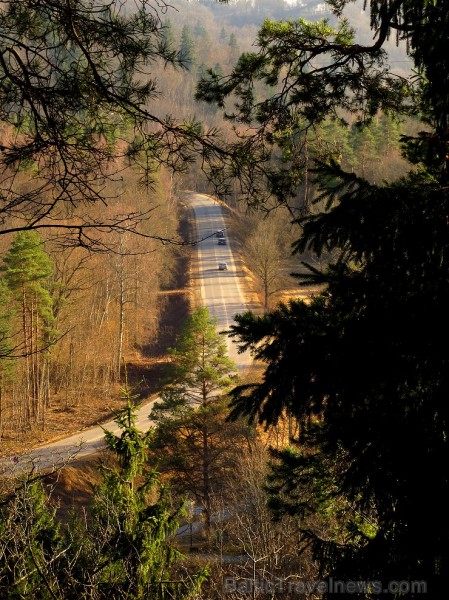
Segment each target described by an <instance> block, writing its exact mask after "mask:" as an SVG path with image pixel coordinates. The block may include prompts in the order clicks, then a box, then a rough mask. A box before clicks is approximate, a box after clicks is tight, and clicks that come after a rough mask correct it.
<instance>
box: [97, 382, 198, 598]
mask: <svg viewBox="0 0 449 600" xmlns="http://www.w3.org/2000/svg"><path fill="white" fill-rule="evenodd" d="M123 395H124V398H126V399H127V406H126V407H125V408H124V409H123V410H122V411H121V412H120V413H118V414H117V417H116V423H117V424H118V425H119V427H120V429H121V434H120V435H116V434H114V433H112V432H110V431H106V432H105V440H106V444H107V446H108V448H109V449H110V450H111V451H112V452H113V454H114V455H115V457H116V459H117V466H112V467H111V466H110V465H106V464H105V465H104V466H103V467H102V475H103V481H102V484H101V485H100V486H99V488H98V489H97V491H96V497H95V504H94V508H93V513H94V515H95V519H96V525H95V527H96V529H97V531H96V533H95V532H94V537H93V539H95V538H97V539H102V540H103V556H102V557H101V559H100V560H101V562H102V563H103V564H105V565H106V566H105V568H104V569H103V571H102V573H101V575H100V581H101V582H102V583H101V586H102V587H103V586H105V591H104V593H105V596H106V597H124V598H136V599H138V598H142V599H143V598H149V597H151V598H155V599H156V598H161V599H162V598H166V597H170V598H174V599H183V598H188V597H190V596H191V595H192V594H193V593H194V592H198V591H199V589H200V587H201V584H202V582H203V581H204V579H205V577H206V574H207V571H206V570H203V571H201V572H200V573H198V574H197V575H195V576H193V577H192V578H191V579H190V580H180V579H174V578H173V577H174V575H175V573H176V569H175V566H176V562H177V561H179V559H180V558H181V556H182V555H181V554H180V553H179V551H177V550H176V548H175V547H174V546H173V545H171V544H170V541H169V540H170V537H171V536H173V535H174V533H175V532H176V529H177V528H178V519H179V517H180V515H181V514H182V507H180V508H179V509H178V511H175V512H173V511H172V510H171V508H170V502H169V498H168V496H167V490H166V489H165V488H164V486H163V485H162V484H161V483H160V481H159V477H158V473H157V472H156V471H155V470H154V469H148V466H147V457H148V446H149V443H150V440H151V436H152V432H151V431H148V432H146V433H142V432H140V431H139V430H138V429H137V428H136V424H135V423H136V409H135V407H134V406H133V404H132V397H131V395H130V393H129V391H127V390H124V392H123Z"/></svg>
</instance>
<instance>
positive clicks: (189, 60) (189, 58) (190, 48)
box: [179, 25, 195, 71]
mask: <svg viewBox="0 0 449 600" xmlns="http://www.w3.org/2000/svg"><path fill="white" fill-rule="evenodd" d="M179 59H180V61H181V64H182V65H183V66H184V67H185V68H186V69H187V70H188V71H190V70H191V69H192V67H193V65H194V64H195V42H194V41H193V37H192V33H191V31H190V27H189V26H188V25H184V27H183V28H182V32H181V45H180V48H179Z"/></svg>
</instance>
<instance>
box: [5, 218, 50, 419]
mask: <svg viewBox="0 0 449 600" xmlns="http://www.w3.org/2000/svg"><path fill="white" fill-rule="evenodd" d="M4 263H5V265H4V267H3V271H4V278H5V282H6V284H7V286H8V289H9V291H10V294H11V297H12V299H13V302H14V305H15V307H16V314H17V318H18V320H20V326H21V335H20V342H19V344H18V345H19V348H20V352H21V354H22V355H23V356H24V361H25V373H24V378H25V393H24V406H23V409H24V421H25V426H28V427H29V426H30V425H34V424H38V423H39V424H40V425H41V426H42V427H43V426H44V425H45V409H46V407H47V404H48V400H49V383H48V374H49V350H50V347H51V344H52V342H53V340H54V339H55V331H54V329H53V322H54V316H53V311H52V298H51V296H50V293H49V291H48V289H47V287H46V282H48V280H49V278H50V276H51V274H52V263H51V260H50V258H49V256H48V254H47V253H46V252H45V250H44V248H43V243H42V240H41V238H40V236H39V234H38V233H37V232H36V231H32V230H30V231H22V232H19V233H18V234H17V236H16V237H15V239H14V241H13V242H12V244H11V247H10V249H9V250H8V252H7V254H6V256H5V258H4Z"/></svg>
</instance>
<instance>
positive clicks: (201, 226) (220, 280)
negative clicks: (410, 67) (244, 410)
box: [0, 192, 251, 474]
mask: <svg viewBox="0 0 449 600" xmlns="http://www.w3.org/2000/svg"><path fill="white" fill-rule="evenodd" d="M183 198H184V199H185V200H186V201H188V202H190V204H191V206H192V208H193V211H194V214H195V218H196V223H197V233H198V239H199V240H203V241H201V242H200V243H199V244H198V254H197V257H196V258H195V259H194V261H195V263H194V265H193V268H192V272H193V273H194V277H195V278H196V279H197V281H196V283H198V284H199V287H200V289H201V297H202V298H201V300H202V303H203V305H204V306H207V307H208V308H209V310H210V312H211V314H212V315H213V316H214V317H215V318H216V319H217V323H218V329H219V330H227V329H228V327H229V325H230V324H231V323H232V321H233V317H234V315H235V314H236V313H239V312H243V311H244V310H246V307H245V302H244V297H243V294H242V285H243V274H242V273H241V272H239V270H238V269H237V267H236V264H237V263H236V259H235V257H234V256H233V254H232V249H231V245H230V243H229V241H228V240H227V244H226V245H224V246H219V245H218V240H217V238H216V237H215V235H214V234H215V232H216V231H217V230H219V229H224V228H225V222H224V219H223V213H222V209H221V206H220V205H219V204H218V203H217V202H215V201H214V200H213V199H212V198H211V197H210V196H205V195H202V194H197V193H193V192H185V193H184V194H183ZM225 235H226V231H225ZM226 238H227V236H226ZM219 262H226V263H227V264H228V268H229V270H228V271H219V270H218V263H219ZM227 342H228V349H229V355H230V356H231V358H232V359H233V360H234V361H235V362H236V364H237V366H238V368H239V369H244V368H245V367H247V366H249V365H250V364H251V358H250V356H249V354H247V353H245V354H244V355H238V354H237V350H236V347H235V344H234V343H233V342H231V340H229V338H227ZM154 401H155V400H153V401H151V402H149V403H146V404H144V405H143V406H141V408H140V409H139V412H138V416H137V427H138V428H139V429H140V430H141V431H146V430H147V429H148V428H149V426H150V424H151V421H150V419H149V414H150V412H151V409H152V405H153V403H154ZM103 427H104V428H105V429H107V430H109V431H113V432H115V433H118V432H119V427H118V426H117V425H116V423H115V422H114V421H109V422H107V423H104V424H103ZM103 438H104V433H103V429H102V428H101V427H92V428H90V429H87V430H85V431H82V432H80V433H77V434H75V435H72V436H70V437H67V438H64V439H61V440H58V441H56V442H52V443H50V444H46V445H45V446H40V447H38V448H35V449H34V450H32V451H30V452H29V453H27V454H25V455H20V456H14V457H10V458H7V459H4V460H2V461H0V472H1V471H5V472H11V473H14V474H17V473H19V472H21V471H24V470H26V469H29V468H30V467H31V466H32V465H34V466H35V467H36V468H38V469H43V468H49V467H50V468H51V467H53V466H55V465H61V463H65V462H67V461H70V460H73V459H74V458H80V457H82V456H86V455H88V454H92V453H94V452H96V451H98V450H100V449H101V448H102V447H104V441H103Z"/></svg>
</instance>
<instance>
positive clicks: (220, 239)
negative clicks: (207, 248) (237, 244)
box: [218, 237, 226, 246]
mask: <svg viewBox="0 0 449 600" xmlns="http://www.w3.org/2000/svg"><path fill="white" fill-rule="evenodd" d="M218 245H219V246H226V238H224V237H222V238H218Z"/></svg>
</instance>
